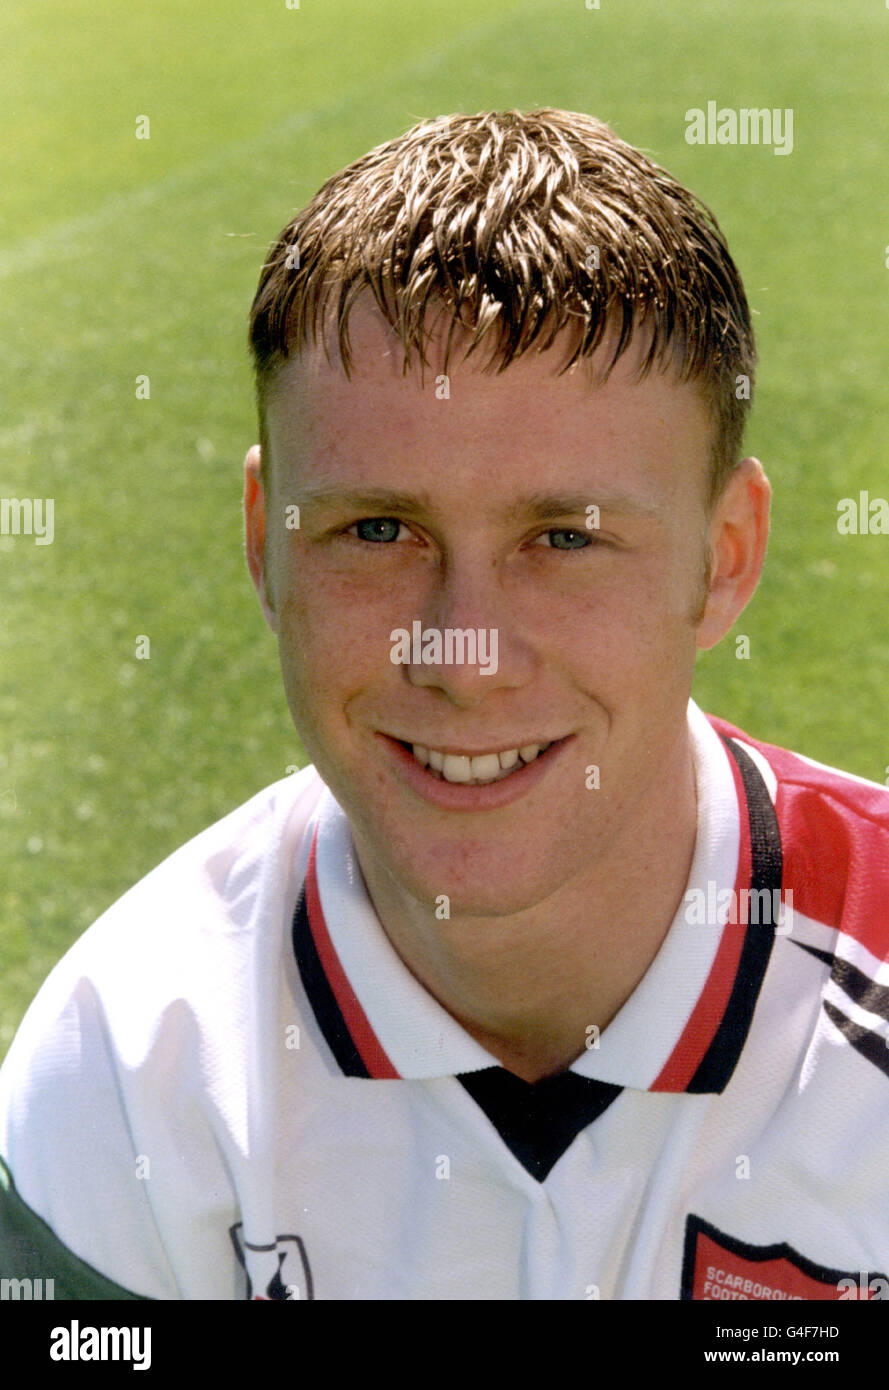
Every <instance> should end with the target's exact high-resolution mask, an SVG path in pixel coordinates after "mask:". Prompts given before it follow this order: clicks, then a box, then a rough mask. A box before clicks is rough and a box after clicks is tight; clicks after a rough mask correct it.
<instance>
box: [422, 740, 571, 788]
mask: <svg viewBox="0 0 889 1390" xmlns="http://www.w3.org/2000/svg"><path fill="white" fill-rule="evenodd" d="M396 741H397V742H398V743H400V744H401V746H402V748H406V749H407V751H408V752H409V753H412V754H413V756H414V760H415V761H416V762H418V763H419V764H420V766H421V767H424V768H425V769H426V771H427V772H428V773H431V775H432V776H433V777H437V778H438V779H439V781H443V782H458V783H460V784H462V785H463V786H467V787H485V786H487V785H488V784H489V783H490V782H502V781H503V779H504V778H506V777H511V776H512V774H513V773H514V772H518V771H519V770H520V769H521V768H523V767H527V766H528V764H529V763H533V762H535V761H536V759H537V758H538V757H539V756H540V755H541V753H545V752H546V750H547V749H548V748H552V747H553V744H555V743H562V742H563V740H562V739H552V740H551V741H550V742H549V743H527V744H523V745H522V746H521V747H518V748H504V749H502V750H499V751H497V752H491V753H474V754H464V753H444V752H441V751H439V749H437V748H427V747H426V746H425V745H424V744H422V743H406V742H405V741H404V740H403V739H398V740H396Z"/></svg>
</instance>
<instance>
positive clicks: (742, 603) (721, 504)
mask: <svg viewBox="0 0 889 1390" xmlns="http://www.w3.org/2000/svg"><path fill="white" fill-rule="evenodd" d="M771 495H772V490H771V487H770V486H769V480H768V478H767V477H766V475H765V473H764V472H763V467H762V464H761V463H760V462H759V459H755V458H745V459H743V460H742V462H741V463H739V464H738V467H737V468H736V469H735V471H734V473H733V474H732V475H731V477H730V478H729V481H728V482H727V483H726V486H725V488H724V490H723V492H722V495H721V496H720V497H719V499H718V501H717V502H716V505H715V506H714V509H713V517H712V519H711V522H710V528H709V539H710V555H711V564H710V592H709V595H708V597H707V601H706V603H705V605H704V611H703V615H702V617H701V620H700V623H699V624H698V630H697V638H696V640H697V645H698V646H699V647H701V648H703V649H704V650H707V649H708V648H709V647H715V646H716V643H717V642H719V641H720V639H721V638H723V637H724V636H725V634H726V633H727V632H728V630H729V628H730V627H731V625H732V623H734V622H735V621H736V620H737V618H738V617H739V616H740V615H741V613H742V612H743V611H744V609H745V608H746V606H747V604H748V602H749V600H750V599H751V598H752V596H753V593H754V590H755V589H756V586H757V584H758V583H759V576H760V574H761V573H762V566H763V561H764V560H765V554H766V542H767V541H768V537H769V502H770V500H771Z"/></svg>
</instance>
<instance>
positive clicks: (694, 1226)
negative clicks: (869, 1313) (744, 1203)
mask: <svg viewBox="0 0 889 1390" xmlns="http://www.w3.org/2000/svg"><path fill="white" fill-rule="evenodd" d="M883 1290H889V1283H887V1280H886V1278H885V1276H884V1275H881V1274H864V1273H863V1272H859V1271H857V1270H856V1271H854V1272H851V1271H848V1270H845V1271H844V1270H840V1269H828V1268H827V1267H826V1266H824V1265H819V1264H815V1262H814V1261H813V1260H807V1259H806V1257H805V1255H800V1254H799V1253H798V1251H796V1250H794V1249H793V1248H792V1246H790V1245H788V1244H787V1242H786V1241H780V1242H779V1243H777V1244H774V1245H750V1244H748V1243H747V1242H746V1241H743V1240H737V1239H736V1238H735V1237H734V1236H729V1235H726V1234H725V1232H724V1231H719V1230H717V1229H716V1227H715V1226H711V1225H710V1224H709V1222H707V1221H703V1220H702V1219H701V1217H700V1216H694V1215H689V1217H688V1220H687V1221H686V1226H685V1255H684V1259H683V1262H682V1292H681V1294H680V1297H681V1298H683V1299H689V1300H707V1301H710V1300H713V1301H718V1302H729V1301H735V1300H737V1299H741V1300H749V1301H751V1302H786V1301H796V1300H806V1301H809V1302H811V1301H815V1300H817V1301H819V1302H825V1301H831V1300H836V1301H839V1300H842V1299H851V1298H866V1299H874V1298H876V1299H880V1298H884V1297H886V1296H887V1294H885V1293H884V1292H883Z"/></svg>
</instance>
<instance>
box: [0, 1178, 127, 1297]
mask: <svg viewBox="0 0 889 1390" xmlns="http://www.w3.org/2000/svg"><path fill="white" fill-rule="evenodd" d="M0 1286H2V1288H3V1296H4V1297H9V1298H13V1299H18V1298H29V1299H33V1298H35V1297H40V1298H43V1299H56V1300H63V1299H78V1300H80V1299H108V1300H110V1299H114V1300H121V1299H125V1300H135V1301H147V1300H146V1298H145V1296H144V1295H142V1294H137V1293H133V1292H132V1291H131V1290H130V1289H125V1288H123V1287H122V1286H121V1285H120V1284H115V1283H114V1281H113V1279H106V1277H105V1275H104V1274H100V1273H99V1271H98V1270H97V1269H93V1267H92V1265H90V1264H88V1263H87V1262H86V1260H81V1259H78V1257H77V1256H76V1255H75V1254H74V1252H73V1250H69V1249H68V1247H67V1246H66V1245H63V1244H62V1242H61V1241H60V1240H59V1239H58V1237H57V1236H56V1235H55V1234H54V1232H53V1231H52V1229H51V1228H50V1227H49V1226H48V1225H47V1224H46V1222H45V1221H44V1220H43V1219H42V1217H39V1216H38V1215H37V1213H36V1212H35V1211H32V1210H31V1208H30V1207H29V1206H28V1204H27V1202H23V1201H22V1198H21V1197H20V1195H19V1193H18V1192H17V1191H16V1187H15V1183H14V1182H13V1180H12V1174H11V1173H10V1171H9V1169H8V1168H7V1166H6V1164H5V1163H4V1161H3V1159H2V1158H0Z"/></svg>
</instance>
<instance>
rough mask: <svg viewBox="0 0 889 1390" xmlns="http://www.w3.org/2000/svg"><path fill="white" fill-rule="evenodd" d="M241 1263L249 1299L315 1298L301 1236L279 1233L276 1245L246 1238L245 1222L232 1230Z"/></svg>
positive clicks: (233, 1242)
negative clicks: (253, 1241) (260, 1243)
mask: <svg viewBox="0 0 889 1390" xmlns="http://www.w3.org/2000/svg"><path fill="white" fill-rule="evenodd" d="M229 1235H230V1236H231V1238H232V1244H233V1245H234V1247H235V1254H236V1255H237V1257H238V1263H239V1264H240V1265H242V1266H243V1268H244V1272H245V1274H246V1275H247V1298H248V1299H250V1300H256V1299H261V1300H262V1301H263V1302H265V1301H268V1300H272V1299H274V1300H281V1301H287V1302H292V1301H295V1300H296V1299H302V1298H314V1296H315V1295H314V1292H313V1289H312V1271H311V1270H310V1269H309V1260H308V1256H307V1255H306V1247H305V1246H304V1245H303V1242H302V1240H301V1238H300V1237H299V1236H276V1237H275V1242H274V1244H271V1243H269V1244H265V1245H259V1244H253V1243H251V1242H250V1241H249V1240H245V1239H244V1229H243V1222H241V1221H239V1222H238V1223H237V1224H236V1225H235V1226H232V1227H231V1228H230V1229H229Z"/></svg>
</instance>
